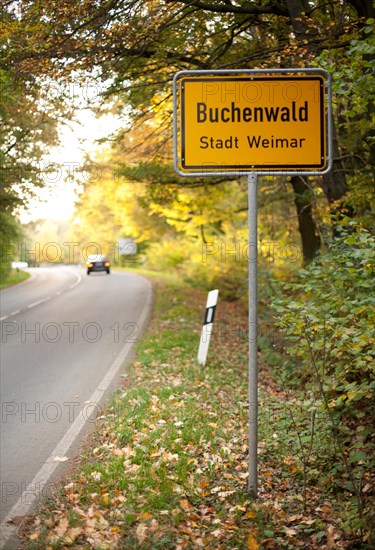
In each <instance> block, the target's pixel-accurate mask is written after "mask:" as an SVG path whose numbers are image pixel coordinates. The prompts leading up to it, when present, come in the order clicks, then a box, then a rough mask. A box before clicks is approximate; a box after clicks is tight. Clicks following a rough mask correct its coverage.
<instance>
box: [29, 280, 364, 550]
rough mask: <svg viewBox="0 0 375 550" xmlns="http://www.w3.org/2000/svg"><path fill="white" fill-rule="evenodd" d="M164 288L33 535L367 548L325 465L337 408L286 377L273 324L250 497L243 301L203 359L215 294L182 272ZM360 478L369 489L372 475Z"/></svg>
mask: <svg viewBox="0 0 375 550" xmlns="http://www.w3.org/2000/svg"><path fill="white" fill-rule="evenodd" d="M155 290H156V303H155V311H154V316H153V320H152V322H151V325H150V327H149V329H148V332H147V334H146V336H145V337H144V339H143V340H142V342H140V343H139V345H138V351H137V357H136V360H135V362H134V363H133V364H132V365H131V367H130V369H129V370H128V373H127V374H126V375H125V376H124V377H123V384H122V387H121V388H119V390H118V391H117V392H116V394H115V395H114V397H113V399H112V401H111V403H110V404H109V405H108V408H107V409H106V411H105V412H104V414H102V416H101V417H100V418H98V419H97V426H96V429H95V433H94V434H93V436H92V439H91V440H90V444H89V445H87V446H86V448H85V450H84V453H83V455H82V458H81V459H80V462H79V464H78V466H76V467H75V468H73V469H72V471H71V473H70V475H69V478H66V479H65V481H64V482H63V483H62V484H60V485H59V486H57V487H56V489H55V491H54V492H53V494H52V495H51V496H50V498H49V500H48V501H47V502H46V503H45V504H44V505H43V507H42V508H41V509H40V510H39V511H38V513H37V515H36V516H35V517H34V518H33V519H32V521H30V522H29V527H28V531H27V532H26V533H25V534H24V539H23V547H24V548H27V549H30V550H32V549H40V548H47V549H48V550H50V549H58V548H87V549H91V548H95V549H106V548H108V549H109V548H111V549H112V548H126V549H168V548H171V549H172V548H175V549H184V548H188V549H189V548H191V549H193V548H211V549H247V550H256V549H279V548H286V549H293V548H308V549H333V548H370V547H371V544H372V542H373V541H372V542H371V539H370V525H365V526H363V525H359V526H358V525H354V526H353V521H351V520H350V511H351V510H352V507H350V506H349V505H348V502H349V503H350V502H351V500H352V499H353V498H354V495H352V493H351V492H350V488H345V487H340V488H337V487H336V486H335V485H334V483H333V481H332V476H333V474H332V472H330V471H329V469H327V460H330V458H331V456H332V454H333V451H332V445H333V443H332V437H331V433H330V430H329V425H328V423H327V421H326V418H325V416H324V414H323V413H319V412H317V410H316V403H314V404H312V403H308V402H307V401H308V399H309V398H308V397H307V396H306V395H305V393H304V392H298V388H295V389H287V388H286V387H284V388H282V387H280V385H279V384H278V383H277V376H275V375H274V374H273V373H275V372H276V373H277V362H278V360H279V359H278V357H279V356H278V354H277V353H276V351H272V349H271V348H269V347H267V343H265V340H266V338H265V337H264V336H263V337H262V338H261V348H260V352H259V360H260V388H259V499H257V500H255V501H254V500H253V499H251V498H250V497H249V495H248V492H247V477H248V474H247V450H248V449H247V429H248V422H247V413H248V411H247V339H246V334H247V316H246V313H245V312H244V310H243V308H241V307H240V306H239V305H238V304H234V303H226V302H223V301H221V302H220V301H219V305H218V309H217V316H216V320H215V330H214V333H213V336H212V340H211V347H210V353H209V359H208V363H207V365H206V366H205V367H201V366H198V365H197V362H196V353H197V347H198V341H199V334H200V329H201V322H202V320H203V315H204V306H205V299H206V294H205V293H203V292H202V291H200V290H197V289H191V288H186V287H183V286H182V285H181V284H180V283H177V282H173V281H172V279H171V278H169V279H168V281H167V280H166V279H165V280H162V279H160V278H158V281H157V283H156V284H155ZM263 332H265V330H264V331H263ZM314 411H315V412H314ZM317 434H318V435H317ZM325 472H327V473H325ZM338 475H339V473H338ZM362 490H363V491H364V492H365V493H366V491H367V493H368V494H370V492H371V489H370V479H367V478H366V479H364V483H363V487H362Z"/></svg>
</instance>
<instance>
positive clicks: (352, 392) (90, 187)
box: [0, 0, 375, 537]
mask: <svg viewBox="0 0 375 550" xmlns="http://www.w3.org/2000/svg"><path fill="white" fill-rule="evenodd" d="M374 16H375V11H374V5H373V3H372V1H371V0H342V1H340V2H329V1H328V2H325V1H323V0H317V1H315V0H314V1H307V0H271V1H268V0H259V1H254V2H252V1H249V2H242V1H231V0H222V1H217V2H210V1H201V0H179V1H174V0H167V1H161V0H160V1H159V0H150V1H144V0H142V1H140V0H128V1H124V0H96V1H95V0H83V1H81V2H79V3H76V2H73V1H70V0H65V1H59V2H56V1H50V2H48V3H46V2H44V1H42V0H34V1H28V0H17V1H6V0H5V1H3V2H2V17H1V35H0V43H1V59H0V87H1V97H0V117H1V122H2V124H1V129H0V162H1V175H2V177H1V187H0V195H1V210H0V221H1V233H0V236H1V241H2V247H1V258H0V260H1V261H0V264H1V274H2V277H4V278H5V277H6V276H7V274H8V273H9V269H10V261H11V260H25V261H28V262H29V263H30V265H31V264H32V262H33V255H32V254H31V255H30V254H29V255H27V254H23V253H20V250H21V248H22V247H20V246H19V243H25V242H27V243H28V245H27V247H25V250H26V248H27V249H28V250H33V249H35V243H39V250H40V251H43V250H45V248H44V245H45V244H46V243H51V242H56V243H59V244H60V247H61V250H63V251H64V252H63V255H62V256H61V255H57V256H55V257H54V258H52V259H51V257H50V256H48V254H46V257H44V256H43V252H40V254H39V258H38V263H43V262H48V261H56V262H81V261H82V260H83V258H82V249H85V247H86V250H87V246H88V244H89V243H92V242H95V243H97V244H98V245H99V246H100V249H101V250H102V251H103V252H105V253H108V254H109V255H110V256H111V260H112V262H113V263H114V264H116V263H118V264H119V265H120V264H127V265H129V266H130V267H132V266H138V267H142V268H144V269H146V268H147V269H150V270H156V271H169V272H171V271H173V272H175V273H176V274H178V276H179V277H180V278H181V279H182V280H184V281H186V283H189V284H191V285H195V286H200V287H202V288H206V289H210V288H214V287H215V288H219V289H220V293H221V297H222V298H223V299H224V298H225V299H227V300H237V301H242V302H243V303H244V304H245V305H246V301H247V298H246V287H247V283H246V279H247V262H248V257H247V238H248V237H247V182H246V178H237V179H233V178H223V177H220V178H219V177H218V178H210V179H204V178H198V177H197V178H189V180H188V181H186V180H182V178H179V177H178V176H177V175H176V174H175V173H174V171H173V167H172V89H171V81H172V78H173V76H174V74H175V73H176V72H177V71H179V70H185V69H246V68H247V69H260V68H262V69H267V68H283V67H284V68H285V67H294V68H304V67H316V68H324V69H326V70H327V71H329V72H330V73H331V75H332V79H333V116H334V124H333V127H334V151H333V153H334V159H333V169H332V170H331V171H330V172H329V173H328V174H326V175H323V176H319V177H318V176H315V177H300V176H292V177H285V176H282V175H280V176H277V177H262V178H261V180H260V190H259V270H260V293H259V294H260V295H259V301H260V314H261V319H260V325H261V327H260V328H261V335H260V336H261V345H262V346H264V348H265V349H266V350H268V351H267V358H268V360H269V362H270V363H272V362H274V363H275V364H276V363H277V367H278V377H279V379H281V380H282V381H283V383H284V384H285V385H289V386H290V387H297V386H298V388H300V389H303V392H304V395H305V396H306V399H304V400H303V404H304V405H303V406H304V407H305V409H304V411H305V412H304V414H305V415H307V416H306V418H307V417H308V418H310V416H309V415H310V414H311V411H317V410H320V411H324V414H325V415H326V417H325V418H326V426H328V428H327V429H329V430H330V433H331V435H332V441H331V444H332V445H333V447H332V448H330V450H329V452H328V453H327V465H326V467H327V473H326V476H325V478H324V479H325V481H324V483H326V484H327V485H329V490H330V491H333V492H335V491H337V492H339V491H344V493H345V498H344V500H345V502H346V503H347V515H346V517H347V518H348V525H349V526H350V529H351V530H352V531H353V532H356V533H358V532H360V533H361V536H363V537H364V536H365V535H364V531H365V530H366V528H367V527H368V525H369V524H371V522H373V519H372V520H371V519H369V518H370V516H371V510H370V506H369V497H370V489H369V486H370V485H369V483H370V477H371V473H370V472H371V457H372V453H373V440H372V436H371V434H372V433H373V430H372V426H371V422H370V419H371V417H373V412H374V411H373V392H374V376H373V375H374V367H373V354H374V351H373V343H374V338H373V333H372V331H371V327H372V326H373V324H374V308H373V298H372V296H371V289H372V288H373V282H374V269H373V257H374V236H373V229H374V219H373V211H374V160H375V130H374V112H375V111H374V107H375V105H374V101H375V78H374V67H375V57H374V54H375V40H374V34H373V27H374ZM93 83H95V86H96V89H97V90H98V91H99V92H98V94H96V98H95V102H94V105H93V108H94V110H95V112H96V113H97V114H98V116H99V115H100V113H111V114H113V115H116V116H117V117H119V118H120V119H121V120H122V121H123V124H122V126H121V128H120V130H118V131H116V132H114V133H113V134H112V135H111V136H109V138H108V139H107V140H106V141H105V142H103V143H102V145H101V147H100V148H98V152H97V154H96V156H95V157H94V158H87V159H86V160H87V162H86V164H85V166H82V167H81V169H78V170H76V171H75V174H74V177H75V178H76V179H77V182H78V184H79V189H80V190H79V197H78V200H77V203H76V206H75V212H74V215H73V217H72V219H71V221H70V222H69V223H67V224H61V225H60V226H59V227H57V228H56V227H52V226H51V223H50V222H44V221H43V220H35V221H33V222H30V223H29V224H28V225H27V226H23V225H22V224H21V223H20V221H19V213H20V209H21V208H23V207H26V208H27V204H28V203H29V202H30V200H31V199H32V197H33V195H34V193H35V189H37V188H41V187H43V186H44V185H45V184H46V181H48V178H46V170H47V172H48V170H50V171H51V173H52V172H53V170H54V167H53V166H50V167H48V168H47V169H45V170H44V172H43V170H41V168H40V167H41V165H43V159H44V158H45V156H44V155H45V151H46V149H47V148H48V147H51V146H52V145H54V144H56V142H57V139H58V128H59V125H61V124H64V123H66V122H67V121H69V120H72V119H74V116H75V114H76V111H77V105H76V103H75V101H73V100H72V97H71V93H70V91H71V89H72V85H77V86H78V87H79V89H81V90H85V88H87V87H90V86H91V87H92V86H93ZM44 166H45V165H44ZM51 177H52V176H51ZM124 237H127V238H132V239H134V240H135V242H136V243H137V247H138V253H137V255H135V256H131V257H125V256H124V257H120V256H118V255H117V254H116V250H115V247H114V244H115V243H116V242H118V241H119V239H121V238H124ZM63 243H78V244H79V246H78V251H77V255H76V254H75V253H74V255H73V257H72V253H71V251H72V247H71V246H70V247H66V246H65V247H64V246H63ZM12 251H14V254H13V256H14V257H11V256H12V253H11V252H12ZM49 251H51V250H50V249H49ZM34 256H35V255H34ZM34 260H35V257H34ZM270 327H271V328H270ZM275 357H276V358H275ZM310 435H311V434H310ZM305 437H307V438H308V434H307V435H306V434H305ZM323 439H324V438H323ZM332 442H333V443H332ZM326 444H327V445H328V441H325V443H324V445H326ZM322 445H323V443H322Z"/></svg>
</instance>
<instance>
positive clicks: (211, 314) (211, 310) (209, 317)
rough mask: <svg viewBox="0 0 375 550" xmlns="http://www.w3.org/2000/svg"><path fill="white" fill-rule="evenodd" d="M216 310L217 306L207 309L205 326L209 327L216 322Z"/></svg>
mask: <svg viewBox="0 0 375 550" xmlns="http://www.w3.org/2000/svg"><path fill="white" fill-rule="evenodd" d="M215 310H216V305H215V306H212V307H208V308H207V309H206V315H205V318H204V322H203V325H209V324H210V323H213V322H214V319H215Z"/></svg>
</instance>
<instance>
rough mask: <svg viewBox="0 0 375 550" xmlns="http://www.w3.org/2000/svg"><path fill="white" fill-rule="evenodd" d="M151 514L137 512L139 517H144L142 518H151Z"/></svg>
mask: <svg viewBox="0 0 375 550" xmlns="http://www.w3.org/2000/svg"><path fill="white" fill-rule="evenodd" d="M152 518H153V516H152V514H150V512H142V513H141V514H139V519H144V520H147V519H152Z"/></svg>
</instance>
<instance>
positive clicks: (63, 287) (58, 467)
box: [0, 266, 151, 537]
mask: <svg viewBox="0 0 375 550" xmlns="http://www.w3.org/2000/svg"><path fill="white" fill-rule="evenodd" d="M30 272H31V273H32V278H31V279H29V280H28V281H26V282H24V283H20V284H19V285H16V286H14V287H11V288H9V289H6V290H4V291H2V292H1V293H0V303H1V309H0V319H1V340H2V342H1V386H0V388H1V407H2V410H1V412H2V414H1V455H0V458H1V521H2V523H3V522H4V518H5V521H6V520H8V519H9V518H10V517H11V516H12V515H13V514H16V515H22V514H23V513H27V511H28V509H29V508H30V507H32V506H33V505H35V503H38V502H40V501H41V500H42V499H43V497H44V495H45V494H46V493H47V491H48V487H49V485H50V484H51V483H52V482H53V481H54V480H56V479H57V478H58V476H59V475H61V473H62V471H63V468H64V466H65V467H66V465H67V464H69V460H70V461H72V459H73V458H74V455H75V453H76V452H77V448H78V444H79V442H80V440H81V439H82V436H83V434H84V433H85V432H86V431H87V430H88V429H89V428H90V427H91V426H93V424H94V422H95V419H96V418H97V417H98V416H100V414H101V412H102V404H103V397H104V396H107V395H108V393H109V390H110V389H112V388H114V387H115V385H116V383H118V381H119V380H120V377H121V375H122V374H124V372H125V364H126V361H127V360H128V359H129V357H130V355H131V353H132V348H133V346H134V343H135V342H137V341H138V339H139V338H140V335H141V332H142V328H143V326H144V325H145V323H146V322H147V318H148V313H149V310H150V304H151V287H150V283H149V282H148V281H147V280H146V279H145V278H143V277H141V276H139V275H135V274H131V273H126V272H115V271H112V273H111V274H110V275H107V274H106V273H93V274H91V275H90V276H87V275H86V273H85V271H84V270H83V269H82V268H80V267H70V266H59V267H42V268H34V269H30ZM66 458H68V460H66ZM5 531H6V529H5V528H4V524H3V537H4V532H5Z"/></svg>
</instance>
